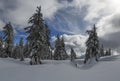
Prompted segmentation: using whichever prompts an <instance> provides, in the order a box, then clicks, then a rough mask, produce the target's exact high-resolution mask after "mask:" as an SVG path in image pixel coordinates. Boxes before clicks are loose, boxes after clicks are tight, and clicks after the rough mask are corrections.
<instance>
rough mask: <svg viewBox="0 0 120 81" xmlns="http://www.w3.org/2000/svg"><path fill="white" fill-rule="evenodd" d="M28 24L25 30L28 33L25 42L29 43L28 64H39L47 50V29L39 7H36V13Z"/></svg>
mask: <svg viewBox="0 0 120 81" xmlns="http://www.w3.org/2000/svg"><path fill="white" fill-rule="evenodd" d="M28 23H30V24H32V25H31V26H29V27H27V28H25V30H26V32H27V33H29V35H28V37H27V40H28V42H29V47H31V48H30V52H31V61H30V64H41V63H42V62H41V59H42V57H43V56H44V54H46V53H48V51H49V50H48V49H49V46H50V44H49V29H48V27H47V25H46V24H45V23H44V20H43V16H42V13H41V7H37V10H36V13H34V14H33V16H32V17H31V18H30V19H29V21H28Z"/></svg>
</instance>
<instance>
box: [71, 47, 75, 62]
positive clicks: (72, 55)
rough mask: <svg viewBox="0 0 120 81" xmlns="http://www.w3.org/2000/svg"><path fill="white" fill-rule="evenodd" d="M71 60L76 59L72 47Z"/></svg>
mask: <svg viewBox="0 0 120 81" xmlns="http://www.w3.org/2000/svg"><path fill="white" fill-rule="evenodd" d="M70 57H71V61H74V60H75V59H76V53H75V52H74V50H73V48H71V55H70Z"/></svg>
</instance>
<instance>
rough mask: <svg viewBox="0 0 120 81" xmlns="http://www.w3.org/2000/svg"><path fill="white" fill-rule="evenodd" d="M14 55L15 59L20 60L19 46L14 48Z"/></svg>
mask: <svg viewBox="0 0 120 81" xmlns="http://www.w3.org/2000/svg"><path fill="white" fill-rule="evenodd" d="M12 55H13V58H14V59H17V58H20V48H19V46H18V44H17V45H16V46H15V47H14V50H13V54H12Z"/></svg>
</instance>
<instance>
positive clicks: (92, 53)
mask: <svg viewBox="0 0 120 81" xmlns="http://www.w3.org/2000/svg"><path fill="white" fill-rule="evenodd" d="M87 33H88V34H89V37H88V40H87V41H86V47H87V49H86V54H85V60H84V63H86V62H87V61H88V60H89V59H90V60H92V59H93V58H94V59H95V60H96V61H98V57H99V40H98V36H97V32H96V27H95V25H94V27H93V29H92V30H89V31H87Z"/></svg>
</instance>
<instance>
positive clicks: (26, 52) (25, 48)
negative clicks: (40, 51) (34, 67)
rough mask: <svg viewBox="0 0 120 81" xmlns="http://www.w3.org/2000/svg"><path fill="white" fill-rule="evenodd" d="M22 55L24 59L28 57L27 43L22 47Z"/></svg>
mask: <svg viewBox="0 0 120 81" xmlns="http://www.w3.org/2000/svg"><path fill="white" fill-rule="evenodd" d="M23 54H24V57H25V58H28V57H29V56H30V50H29V43H28V42H27V43H26V44H25V46H24V50H23Z"/></svg>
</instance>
